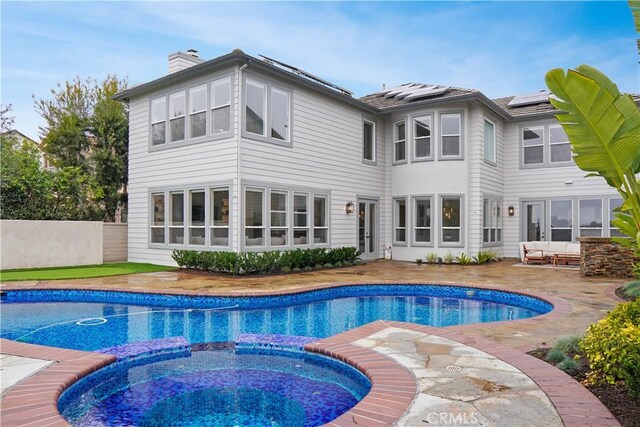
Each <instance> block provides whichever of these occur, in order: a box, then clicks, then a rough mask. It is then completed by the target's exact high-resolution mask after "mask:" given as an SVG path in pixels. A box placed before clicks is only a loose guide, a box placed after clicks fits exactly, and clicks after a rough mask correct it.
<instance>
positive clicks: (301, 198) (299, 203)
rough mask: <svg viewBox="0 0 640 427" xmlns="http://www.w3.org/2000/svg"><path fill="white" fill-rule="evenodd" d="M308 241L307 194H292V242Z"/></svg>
mask: <svg viewBox="0 0 640 427" xmlns="http://www.w3.org/2000/svg"><path fill="white" fill-rule="evenodd" d="M308 243H309V195H307V194H301V193H295V194H294V195H293V244H294V245H306V244H308Z"/></svg>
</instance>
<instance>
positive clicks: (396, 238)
mask: <svg viewBox="0 0 640 427" xmlns="http://www.w3.org/2000/svg"><path fill="white" fill-rule="evenodd" d="M393 243H400V244H404V243H407V199H406V198H404V197H402V198H397V199H394V200H393Z"/></svg>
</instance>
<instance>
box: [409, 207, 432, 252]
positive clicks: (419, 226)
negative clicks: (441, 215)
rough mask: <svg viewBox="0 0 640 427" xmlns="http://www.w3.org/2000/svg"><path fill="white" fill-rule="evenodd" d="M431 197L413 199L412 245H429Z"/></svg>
mask: <svg viewBox="0 0 640 427" xmlns="http://www.w3.org/2000/svg"><path fill="white" fill-rule="evenodd" d="M431 200H432V199H431V197H414V198H413V243H414V244H418V245H420V244H430V243H431V242H432V240H431V239H432V237H431V229H432V226H431V218H432V215H431V203H432V202H431Z"/></svg>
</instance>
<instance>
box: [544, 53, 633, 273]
mask: <svg viewBox="0 0 640 427" xmlns="http://www.w3.org/2000/svg"><path fill="white" fill-rule="evenodd" d="M545 80H546V83H547V86H548V87H549V89H550V90H551V92H553V94H554V95H555V97H556V98H555V99H554V98H553V97H552V98H551V103H552V104H553V106H554V107H555V108H557V109H558V110H560V113H559V114H556V118H557V119H558V121H559V122H560V124H561V125H562V127H563V128H564V130H565V132H566V133H567V136H568V137H569V141H570V142H571V147H572V149H573V153H574V156H573V159H574V160H575V162H576V164H577V165H578V167H579V168H580V169H582V170H584V171H587V172H589V174H588V175H587V176H600V177H602V178H604V179H605V180H606V181H607V183H608V184H609V185H610V186H611V187H614V188H615V189H616V190H618V192H619V193H620V195H621V196H622V199H623V204H622V206H621V207H620V208H619V211H618V212H616V219H615V220H614V221H613V223H614V225H615V226H616V227H618V228H619V229H620V230H621V231H622V232H623V233H625V234H626V235H627V236H628V238H614V239H615V240H616V241H617V242H619V243H621V244H623V245H626V246H630V247H632V248H634V250H635V253H636V255H637V256H639V257H640V181H639V180H638V174H639V173H640V110H639V109H638V107H637V105H636V104H635V102H634V101H633V98H631V96H630V95H628V94H621V93H620V91H619V90H618V87H617V86H616V85H615V84H614V83H613V82H612V81H611V80H610V79H609V78H608V77H607V76H605V75H604V74H603V73H601V72H600V71H598V70H596V69H595V68H592V67H590V66H588V65H581V66H579V67H577V68H576V69H575V70H568V71H567V72H566V73H565V71H564V70H562V69H554V70H551V71H549V72H548V73H547V75H546V78H545ZM635 273H636V275H637V276H640V264H636V268H635Z"/></svg>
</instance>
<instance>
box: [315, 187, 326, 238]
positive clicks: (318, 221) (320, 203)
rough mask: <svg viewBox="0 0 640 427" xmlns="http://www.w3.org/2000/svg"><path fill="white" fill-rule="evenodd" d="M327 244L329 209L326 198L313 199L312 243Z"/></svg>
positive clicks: (317, 197)
mask: <svg viewBox="0 0 640 427" xmlns="http://www.w3.org/2000/svg"><path fill="white" fill-rule="evenodd" d="M328 242H329V207H328V206H327V197H326V196H315V197H314V198H313V243H328Z"/></svg>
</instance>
